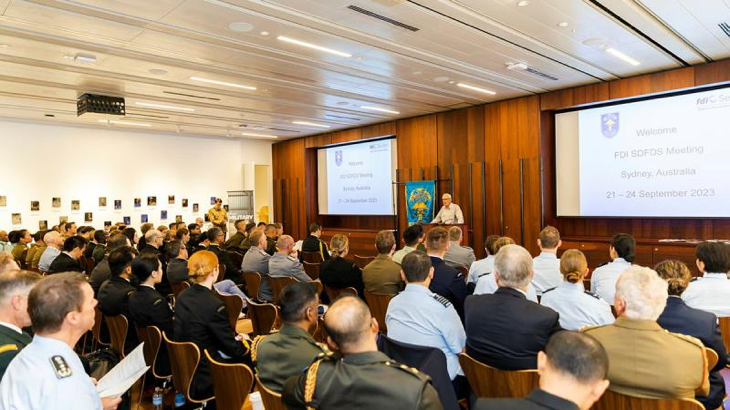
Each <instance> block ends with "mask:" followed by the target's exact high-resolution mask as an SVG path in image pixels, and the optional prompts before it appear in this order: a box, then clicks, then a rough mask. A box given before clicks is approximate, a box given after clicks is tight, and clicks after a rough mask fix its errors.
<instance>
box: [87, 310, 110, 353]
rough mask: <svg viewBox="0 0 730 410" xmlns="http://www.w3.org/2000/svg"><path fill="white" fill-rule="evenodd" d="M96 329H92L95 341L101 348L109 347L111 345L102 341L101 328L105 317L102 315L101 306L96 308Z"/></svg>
mask: <svg viewBox="0 0 730 410" xmlns="http://www.w3.org/2000/svg"><path fill="white" fill-rule="evenodd" d="M94 314H95V317H94V327H92V328H91V335H92V336H94V341H96V343H98V344H99V345H101V346H109V343H107V342H104V341H102V340H101V326H102V322H103V321H104V315H103V314H102V313H101V309H99V306H96V307H95V308H94Z"/></svg>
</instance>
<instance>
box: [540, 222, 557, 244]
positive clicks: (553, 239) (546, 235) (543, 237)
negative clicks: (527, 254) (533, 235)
mask: <svg viewBox="0 0 730 410" xmlns="http://www.w3.org/2000/svg"><path fill="white" fill-rule="evenodd" d="M539 238H540V245H542V247H543V248H545V249H553V248H557V247H558V244H559V243H560V231H558V229H557V228H555V227H554V226H550V225H548V226H546V227H544V228H543V229H542V231H540V236H539Z"/></svg>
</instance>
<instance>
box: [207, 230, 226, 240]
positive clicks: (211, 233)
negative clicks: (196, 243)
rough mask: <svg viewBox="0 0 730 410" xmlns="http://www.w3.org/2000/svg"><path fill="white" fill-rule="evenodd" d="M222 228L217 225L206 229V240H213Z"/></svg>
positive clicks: (220, 232) (221, 231)
mask: <svg viewBox="0 0 730 410" xmlns="http://www.w3.org/2000/svg"><path fill="white" fill-rule="evenodd" d="M222 233H223V230H221V228H218V227H213V228H210V229H208V232H207V233H206V236H207V237H208V240H209V241H211V242H215V238H217V237H218V235H220V234H222Z"/></svg>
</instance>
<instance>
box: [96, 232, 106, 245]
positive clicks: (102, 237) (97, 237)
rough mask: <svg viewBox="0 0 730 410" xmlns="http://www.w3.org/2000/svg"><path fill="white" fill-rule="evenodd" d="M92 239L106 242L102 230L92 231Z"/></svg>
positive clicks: (104, 233)
mask: <svg viewBox="0 0 730 410" xmlns="http://www.w3.org/2000/svg"><path fill="white" fill-rule="evenodd" d="M94 240H95V241H97V242H98V243H106V232H104V231H102V230H98V231H96V232H94Z"/></svg>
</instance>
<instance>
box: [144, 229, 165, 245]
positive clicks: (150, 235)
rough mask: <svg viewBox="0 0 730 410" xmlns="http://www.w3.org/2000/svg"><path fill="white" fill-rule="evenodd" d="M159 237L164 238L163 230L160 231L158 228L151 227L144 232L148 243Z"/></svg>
mask: <svg viewBox="0 0 730 410" xmlns="http://www.w3.org/2000/svg"><path fill="white" fill-rule="evenodd" d="M158 237H160V238H162V232H160V231H158V230H157V229H150V230H149V231H147V232H146V233H145V234H144V240H145V242H147V243H151V242H152V241H154V240H155V239H157V238H158Z"/></svg>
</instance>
